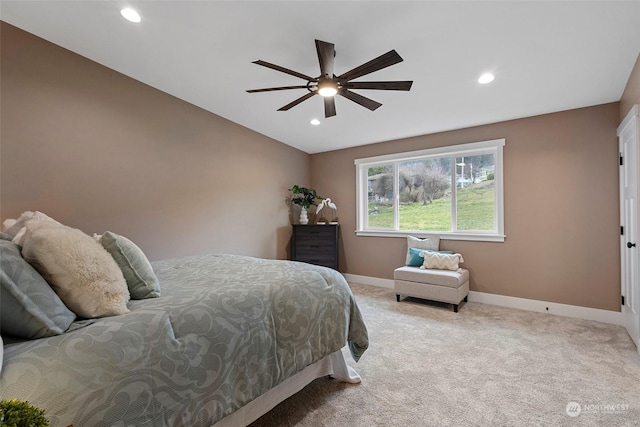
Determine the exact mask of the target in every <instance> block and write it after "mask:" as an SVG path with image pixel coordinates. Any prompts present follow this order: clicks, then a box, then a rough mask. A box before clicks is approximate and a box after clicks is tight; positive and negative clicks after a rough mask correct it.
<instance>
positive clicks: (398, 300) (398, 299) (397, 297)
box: [396, 294, 400, 302]
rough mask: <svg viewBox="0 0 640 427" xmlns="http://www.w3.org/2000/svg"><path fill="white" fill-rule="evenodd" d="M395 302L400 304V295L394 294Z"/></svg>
mask: <svg viewBox="0 0 640 427" xmlns="http://www.w3.org/2000/svg"><path fill="white" fill-rule="evenodd" d="M396 302H400V294H396Z"/></svg>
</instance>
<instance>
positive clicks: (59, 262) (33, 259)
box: [22, 221, 129, 318]
mask: <svg viewBox="0 0 640 427" xmlns="http://www.w3.org/2000/svg"><path fill="white" fill-rule="evenodd" d="M22 256H23V257H24V259H25V260H26V261H27V262H29V263H30V264H31V265H33V266H34V267H35V268H36V270H38V272H40V274H41V275H42V276H43V277H44V278H45V279H46V280H47V282H49V284H50V285H51V287H52V288H53V290H54V291H56V293H57V294H58V296H59V297H60V299H61V300H62V302H64V304H65V305H66V306H67V307H68V308H69V309H70V310H71V311H73V312H74V313H76V315H77V316H79V317H84V318H94V317H103V316H115V315H118V314H124V313H128V312H129V309H128V308H127V302H128V301H129V290H128V288H127V283H126V282H125V280H124V276H123V275H122V271H120V268H119V267H118V265H117V264H116V262H115V261H114V260H113V258H112V257H111V255H109V253H108V252H107V251H106V250H105V249H104V248H103V247H102V246H101V245H100V243H98V242H96V241H95V240H93V239H92V238H91V237H90V236H88V235H86V234H84V233H83V232H82V231H80V230H77V229H75V228H70V227H67V226H64V225H61V224H56V223H53V222H50V221H44V222H43V221H27V223H26V232H25V236H24V244H23V246H22Z"/></svg>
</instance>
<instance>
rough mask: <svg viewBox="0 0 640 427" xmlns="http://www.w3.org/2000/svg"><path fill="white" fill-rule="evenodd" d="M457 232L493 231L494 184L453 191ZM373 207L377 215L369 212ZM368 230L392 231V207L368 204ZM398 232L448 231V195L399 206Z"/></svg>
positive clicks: (449, 209)
mask: <svg viewBox="0 0 640 427" xmlns="http://www.w3.org/2000/svg"><path fill="white" fill-rule="evenodd" d="M457 197H458V210H457V215H458V227H457V228H458V230H493V229H494V200H495V199H494V197H495V196H494V182H493V181H484V182H481V183H479V184H472V185H469V186H467V187H465V188H458V189H457ZM374 207H377V208H378V211H377V213H374V212H372V211H373V208H374ZM369 212H370V213H369V228H380V229H385V228H386V229H388V228H393V205H392V204H390V203H388V204H373V203H371V204H369ZM400 230H430V231H450V230H451V193H447V194H446V195H445V196H444V197H442V198H440V199H436V200H434V201H433V202H432V203H429V204H426V205H425V204H423V203H422V202H418V203H403V204H401V205H400Z"/></svg>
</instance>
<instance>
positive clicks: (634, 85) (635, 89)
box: [620, 54, 640, 121]
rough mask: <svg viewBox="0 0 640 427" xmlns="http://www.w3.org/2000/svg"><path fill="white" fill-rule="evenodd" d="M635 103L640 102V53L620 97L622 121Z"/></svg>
mask: <svg viewBox="0 0 640 427" xmlns="http://www.w3.org/2000/svg"><path fill="white" fill-rule="evenodd" d="M634 104H640V54H638V59H636V65H635V66H634V67H633V70H632V71H631V75H630V76H629V81H628V82H627V86H626V87H625V89H624V92H623V94H622V98H621V99H620V121H622V120H623V119H624V117H625V116H626V115H627V113H628V112H629V110H630V109H631V107H633V105H634Z"/></svg>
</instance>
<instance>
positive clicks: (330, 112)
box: [324, 96, 336, 118]
mask: <svg viewBox="0 0 640 427" xmlns="http://www.w3.org/2000/svg"><path fill="white" fill-rule="evenodd" d="M335 115H336V99H335V98H334V97H333V96H325V97H324V117H325V118H329V117H333V116H335Z"/></svg>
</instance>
